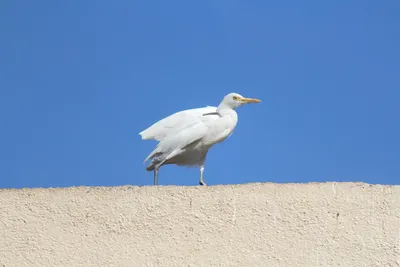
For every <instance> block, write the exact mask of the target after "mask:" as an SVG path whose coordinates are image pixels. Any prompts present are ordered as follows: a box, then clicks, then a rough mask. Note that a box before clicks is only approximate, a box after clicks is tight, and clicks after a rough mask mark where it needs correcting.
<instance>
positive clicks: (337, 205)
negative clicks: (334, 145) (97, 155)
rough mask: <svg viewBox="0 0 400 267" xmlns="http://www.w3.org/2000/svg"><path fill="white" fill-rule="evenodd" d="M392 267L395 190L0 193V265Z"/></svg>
mask: <svg viewBox="0 0 400 267" xmlns="http://www.w3.org/2000/svg"><path fill="white" fill-rule="evenodd" d="M24 266H43V267H44V266H46V267H47V266H49V267H50V266H51V267H56V266H69V267H70V266H71V267H72V266H73V267H77V266H118V267H131V266H285V267H286V266H313V267H314V266H342V267H350V266H357V267H361V266H400V186H381V185H368V184H355V183H337V184H336V183H323V184H318V183H315V184H271V183H265V184H246V185H233V186H229V185H226V186H210V187H175V186H168V187H162V186H161V187H152V186H151V187H109V188H107V187H74V188H62V189H23V190H0V267H24Z"/></svg>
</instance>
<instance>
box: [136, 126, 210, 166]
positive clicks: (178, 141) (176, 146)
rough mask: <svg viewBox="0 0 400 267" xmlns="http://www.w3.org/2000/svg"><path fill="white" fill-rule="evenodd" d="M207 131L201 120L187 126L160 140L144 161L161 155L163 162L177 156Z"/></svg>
mask: <svg viewBox="0 0 400 267" xmlns="http://www.w3.org/2000/svg"><path fill="white" fill-rule="evenodd" d="M207 131H208V127H207V125H206V124H205V123H204V122H203V121H202V120H197V121H196V122H194V123H192V124H190V125H187V127H185V128H183V129H181V130H179V131H178V132H176V133H175V134H172V135H168V136H167V137H166V138H164V139H162V140H161V141H160V142H159V143H158V145H157V147H156V148H155V149H154V150H153V151H152V152H151V153H150V155H149V156H148V157H147V158H146V159H145V160H144V161H145V162H146V161H147V160H149V159H151V158H153V157H154V156H158V155H162V158H163V161H165V160H167V159H169V158H171V157H172V156H177V155H179V154H180V153H181V152H182V151H183V150H184V148H186V147H187V146H188V145H190V144H192V143H194V142H196V141H198V140H200V139H201V138H202V137H203V136H205V135H206V133H207Z"/></svg>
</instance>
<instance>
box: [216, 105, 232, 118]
mask: <svg viewBox="0 0 400 267" xmlns="http://www.w3.org/2000/svg"><path fill="white" fill-rule="evenodd" d="M217 113H218V114H219V115H220V116H221V117H223V116H229V115H232V114H233V113H236V112H235V111H234V110H233V109H232V108H231V107H228V106H227V105H224V104H223V103H222V104H221V105H219V106H218V108H217Z"/></svg>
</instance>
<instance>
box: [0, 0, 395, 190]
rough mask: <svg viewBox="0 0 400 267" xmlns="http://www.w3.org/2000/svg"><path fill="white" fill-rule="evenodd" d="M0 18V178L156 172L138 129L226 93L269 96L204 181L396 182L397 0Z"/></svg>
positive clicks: (101, 8)
mask: <svg viewBox="0 0 400 267" xmlns="http://www.w3.org/2000/svg"><path fill="white" fill-rule="evenodd" d="M0 31H1V42H0V60H1V64H0V68H1V69H0V130H1V131H0V162H1V165H0V187H17V188H19V187H59V186H75V185H107V186H109V185H127V184H131V185H150V184H152V183H153V174H152V173H151V172H146V170H145V165H144V164H143V160H144V158H145V157H146V156H147V155H148V154H149V153H150V152H151V150H152V149H153V147H154V145H155V142H153V141H142V140H141V139H140V136H139V135H138V133H139V132H140V131H141V130H143V129H145V128H147V127H148V126H150V125H151V124H152V123H153V122H155V121H157V120H158V119H161V118H162V117H165V116H167V115H170V114H171V113H174V112H176V111H178V110H182V109H188V108H195V107H201V106H205V105H218V104H219V102H220V101H221V100H222V98H223V96H224V95H225V94H227V93H229V92H237V93H240V94H242V95H244V96H248V97H257V98H260V99H262V100H263V102H262V103H261V104H254V105H248V106H244V107H241V108H239V109H238V110H237V111H238V114H239V123H238V125H237V128H236V130H235V132H234V134H233V135H232V136H231V137H230V138H229V139H227V140H226V141H225V142H223V143H222V144H219V145H216V146H215V147H213V148H212V149H211V151H210V153H209V156H208V160H207V163H206V169H205V179H206V182H208V183H209V184H210V185H215V184H228V183H235V184H236V183H247V182H264V181H270V182H279V183H281V182H320V181H364V182H368V183H380V184H400V141H399V138H400V104H399V100H400V1H398V0H392V1H361V0H359V1H306V2H304V1H294V0H292V1H275V2H271V1H261V0H259V1H237V0H233V1H232V0H229V1H228V0H225V1H214V0H213V1H211V0H210V1H104V0H101V1H3V2H1V3H0ZM198 179H199V171H198V169H196V168H195V169H192V168H184V167H177V166H173V165H171V166H165V167H163V168H162V169H161V172H160V184H161V185H167V184H173V185H197V184H198Z"/></svg>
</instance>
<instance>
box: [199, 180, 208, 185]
mask: <svg viewBox="0 0 400 267" xmlns="http://www.w3.org/2000/svg"><path fill="white" fill-rule="evenodd" d="M199 184H200V185H207V184H206V183H205V182H204V181H200V182H199Z"/></svg>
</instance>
